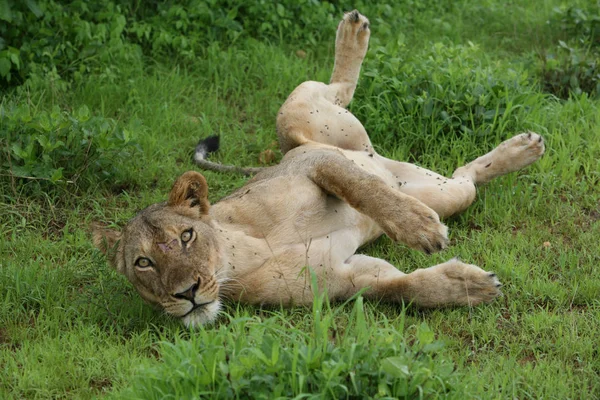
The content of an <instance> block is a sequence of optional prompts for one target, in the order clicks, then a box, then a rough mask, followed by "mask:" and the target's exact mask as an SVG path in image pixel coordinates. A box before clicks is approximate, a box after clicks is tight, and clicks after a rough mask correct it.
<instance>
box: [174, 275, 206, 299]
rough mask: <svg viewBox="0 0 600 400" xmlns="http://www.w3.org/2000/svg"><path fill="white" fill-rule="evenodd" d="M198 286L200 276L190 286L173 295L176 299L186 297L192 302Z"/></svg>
mask: <svg viewBox="0 0 600 400" xmlns="http://www.w3.org/2000/svg"><path fill="white" fill-rule="evenodd" d="M199 287H200V278H198V280H197V281H196V283H194V284H193V285H192V286H190V287H189V288H187V289H186V290H184V291H183V292H179V293H175V294H174V295H173V296H175V297H177V298H178V299H187V300H189V301H191V302H192V303H194V298H195V297H196V291H197V290H198V288H199Z"/></svg>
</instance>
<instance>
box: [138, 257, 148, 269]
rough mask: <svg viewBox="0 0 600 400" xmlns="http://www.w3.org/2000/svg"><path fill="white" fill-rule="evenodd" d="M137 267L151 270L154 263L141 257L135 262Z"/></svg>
mask: <svg viewBox="0 0 600 400" xmlns="http://www.w3.org/2000/svg"><path fill="white" fill-rule="evenodd" d="M135 265H136V267H140V268H150V267H151V266H152V261H150V260H149V259H147V258H146V257H140V258H138V259H137V260H136V261H135Z"/></svg>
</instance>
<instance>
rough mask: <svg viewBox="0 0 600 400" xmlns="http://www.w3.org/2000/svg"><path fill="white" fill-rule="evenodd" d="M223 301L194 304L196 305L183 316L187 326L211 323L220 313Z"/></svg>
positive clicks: (182, 318)
mask: <svg viewBox="0 0 600 400" xmlns="http://www.w3.org/2000/svg"><path fill="white" fill-rule="evenodd" d="M220 309H221V302H220V301H219V300H213V301H207V302H205V303H202V304H194V307H193V308H192V309H191V310H190V311H188V312H187V313H186V314H185V315H184V316H182V317H181V320H182V322H183V323H184V324H185V326H187V327H196V326H200V325H204V324H208V323H211V322H213V321H214V320H215V318H216V317H217V315H219V310H220Z"/></svg>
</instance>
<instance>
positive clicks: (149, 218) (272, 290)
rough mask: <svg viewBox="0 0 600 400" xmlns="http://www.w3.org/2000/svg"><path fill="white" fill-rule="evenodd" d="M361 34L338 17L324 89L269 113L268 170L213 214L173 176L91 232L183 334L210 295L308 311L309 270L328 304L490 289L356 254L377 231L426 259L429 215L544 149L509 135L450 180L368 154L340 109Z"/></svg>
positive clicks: (359, 26)
mask: <svg viewBox="0 0 600 400" xmlns="http://www.w3.org/2000/svg"><path fill="white" fill-rule="evenodd" d="M369 35H370V31H369V21H368V20H367V18H365V17H364V16H362V15H361V14H360V13H359V12H358V11H356V10H355V11H352V12H349V13H346V14H345V15H344V17H343V19H342V20H341V22H340V23H339V26H338V29H337V35H336V42H335V65H334V68H333V74H332V77H331V83H330V84H329V85H327V84H324V83H320V82H304V83H302V84H301V85H300V86H298V87H297V88H296V89H295V90H294V91H293V92H292V94H291V95H290V96H289V97H288V99H287V100H286V102H285V103H284V104H283V106H282V107H281V109H280V110H279V113H278V116H277V134H278V137H279V143H280V145H281V149H282V151H283V152H284V153H285V156H284V157H283V159H282V160H281V163H280V164H279V165H276V166H273V167H270V168H266V169H264V170H263V171H261V172H259V173H258V174H257V175H256V176H255V177H254V178H252V179H250V180H249V181H248V183H246V184H245V185H244V186H243V187H242V188H241V189H239V190H237V191H236V192H235V193H233V194H231V195H230V196H228V197H226V198H224V199H223V200H221V201H219V202H217V203H216V204H214V205H213V206H211V205H210V204H209V202H208V199H207V194H208V185H207V183H206V180H205V179H204V177H203V176H202V175H201V174H199V173H198V172H194V171H190V172H186V173H184V174H183V175H182V176H180V177H179V178H178V179H177V181H176V182H175V184H174V185H173V189H172V190H171V192H170V194H169V199H168V201H167V202H165V203H159V204H153V205H151V206H149V207H148V208H146V209H144V210H143V211H141V212H139V213H138V214H137V215H136V216H135V217H134V218H133V219H132V220H131V221H129V223H127V225H126V226H125V228H124V229H123V231H122V232H117V231H112V230H104V229H99V230H96V231H95V233H94V241H95V243H96V245H97V246H98V247H99V248H100V249H102V250H103V251H105V252H107V254H108V255H109V260H110V263H111V264H112V265H113V266H114V267H115V268H116V269H117V271H119V272H120V273H122V274H125V276H127V278H128V279H129V281H130V282H131V283H132V284H133V286H134V287H135V288H136V289H137V291H138V292H139V293H140V295H141V296H142V297H143V298H144V299H146V300H147V301H148V302H150V303H154V304H158V305H160V306H161V307H163V308H164V310H165V311H166V312H167V313H168V314H171V315H173V316H176V317H179V318H181V319H182V320H183V322H184V323H185V324H186V325H188V326H194V325H198V324H203V323H206V322H210V321H212V320H214V319H215V317H216V316H217V314H218V312H219V308H220V305H221V299H222V298H228V299H232V300H239V301H242V302H245V303H250V304H284V305H291V304H307V303H310V302H311V301H312V299H313V293H312V288H311V279H310V276H309V274H310V271H313V272H314V274H315V275H316V276H317V277H318V284H319V287H320V288H326V293H327V295H328V296H329V298H330V299H332V300H338V299H347V298H349V297H350V296H352V295H354V294H355V293H357V292H358V291H360V290H362V289H366V291H365V292H364V296H366V297H368V298H375V299H383V300H387V301H392V302H406V303H409V302H410V303H414V304H416V305H418V306H422V307H441V306H449V305H476V304H479V303H482V302H489V301H491V300H493V299H494V298H495V297H496V296H498V295H499V294H500V290H499V287H500V286H501V285H500V283H499V281H498V279H497V277H496V275H495V274H493V273H489V272H486V271H484V270H482V269H481V268H479V267H477V266H475V265H470V264H465V263H463V262H461V261H459V260H458V259H452V260H450V261H447V262H445V263H443V264H440V265H436V266H434V267H431V268H427V269H419V270H416V271H414V272H411V273H409V274H404V273H402V272H400V271H399V270H398V269H396V268H395V267H394V266H393V265H391V264H390V263H388V262H387V261H385V260H382V259H379V258H374V257H370V256H367V255H362V254H356V251H357V250H358V249H359V248H360V247H361V246H362V245H364V244H365V243H368V242H371V241H373V240H375V239H376V238H377V237H379V236H380V235H381V234H383V233H385V234H386V235H388V236H389V237H390V238H391V239H393V240H395V241H400V242H402V243H405V244H406V245H408V246H410V247H412V248H414V249H418V250H421V251H424V252H426V253H428V254H429V253H432V252H435V251H439V250H442V249H443V248H444V247H445V246H446V243H447V240H448V239H447V228H446V226H445V225H443V224H442V223H441V222H440V217H448V216H450V215H453V214H455V213H458V212H461V211H463V210H464V209H466V208H467V207H468V206H469V205H470V204H471V203H472V202H473V200H474V198H475V186H476V185H477V184H480V183H484V182H488V181H489V180H491V179H493V178H495V177H497V176H500V175H503V174H506V173H509V172H512V171H516V170H519V169H521V168H523V167H525V166H527V165H529V164H531V163H533V162H534V161H536V160H537V159H538V158H539V157H540V156H541V155H542V154H543V153H544V142H543V140H542V137H541V136H540V135H538V134H535V133H531V132H529V133H523V134H520V135H517V136H515V137H513V138H512V139H509V140H507V141H505V142H504V143H502V144H501V145H500V146H499V147H497V148H496V149H495V150H493V151H492V152H490V153H488V154H486V155H484V156H482V157H479V158H477V159H476V160H475V161H473V162H471V163H469V164H467V165H465V166H463V167H460V168H458V169H457V170H456V171H455V172H454V174H453V175H452V178H446V177H443V176H441V175H438V174H436V173H435V172H432V171H428V170H426V169H424V168H419V167H417V166H415V165H412V164H408V163H403V162H398V161H394V160H390V159H387V158H385V157H382V156H380V155H379V154H377V153H376V152H375V151H374V150H373V146H372V145H371V142H370V140H369V137H368V135H367V133H366V131H365V129H364V127H363V126H362V124H361V123H360V121H358V119H356V117H354V116H353V115H352V114H351V113H350V112H349V111H348V110H346V108H345V107H346V106H347V105H348V103H349V102H350V100H351V99H352V96H353V94H354V90H355V88H356V84H357V80H358V76H359V72H360V68H361V64H362V61H363V58H364V57H365V54H366V51H367V46H368V41H369Z"/></svg>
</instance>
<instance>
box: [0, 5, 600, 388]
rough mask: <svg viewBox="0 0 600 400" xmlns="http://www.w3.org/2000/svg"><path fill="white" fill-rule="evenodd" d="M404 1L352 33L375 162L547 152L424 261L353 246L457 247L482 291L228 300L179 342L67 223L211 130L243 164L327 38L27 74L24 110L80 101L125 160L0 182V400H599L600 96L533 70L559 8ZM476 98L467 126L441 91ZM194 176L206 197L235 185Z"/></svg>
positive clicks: (84, 231) (125, 197)
mask: <svg viewBox="0 0 600 400" xmlns="http://www.w3.org/2000/svg"><path fill="white" fill-rule="evenodd" d="M581 4H584V2H581ZM413 6H414V7H412V8H411V7H408V6H402V5H399V6H387V7H388V8H386V6H385V5H379V6H365V7H362V8H360V9H361V11H364V12H365V14H367V15H368V16H369V17H370V18H371V21H372V22H373V26H372V30H373V40H372V45H371V49H370V51H369V53H368V55H367V58H366V61H365V67H364V73H363V76H362V78H361V81H360V83H359V90H358V92H357V97H356V99H355V100H354V101H353V103H352V104H351V109H352V111H353V112H355V113H356V114H357V115H358V116H359V117H360V118H361V120H362V121H363V123H364V125H365V127H366V128H367V131H368V132H369V133H370V135H371V137H372V139H373V141H374V143H375V145H376V147H377V149H378V151H380V152H381V153H383V154H386V155H389V156H392V157H394V158H397V159H402V160H409V161H411V162H416V163H418V164H420V165H423V166H425V167H428V168H431V169H434V170H437V171H440V172H443V173H450V172H451V171H452V170H453V169H454V168H455V167H456V166H457V164H459V163H463V162H465V161H468V160H470V159H472V158H473V157H476V156H477V155H479V154H481V153H483V152H485V151H488V150H489V149H491V148H492V147H493V146H495V145H497V144H498V143H499V142H500V141H502V140H504V139H506V138H508V137H510V136H512V135H513V134H514V133H518V132H520V131H523V130H527V129H532V130H535V131H537V132H539V133H541V134H542V135H544V137H545V140H546V149H547V152H546V155H545V156H544V157H543V158H542V159H541V160H540V161H539V162H538V163H536V164H535V165H534V166H532V167H530V168H528V169H526V170H524V171H521V172H519V173H516V174H512V175H510V176H506V177H503V178H500V179H498V180H496V181H494V182H491V183H490V184H488V185H486V186H484V187H482V188H480V190H479V194H478V198H477V200H476V202H475V203H474V204H473V206H472V207H471V208H470V209H468V210H467V211H466V212H465V213H463V214H461V215H459V216H457V217H454V218H452V219H450V220H448V221H446V222H447V224H448V226H449V228H450V238H451V243H452V245H451V247H450V248H449V249H448V250H446V251H444V252H443V253H441V254H436V255H434V256H425V255H423V254H421V253H417V252H414V251H411V250H409V249H407V248H405V247H404V246H402V245H398V244H394V243H392V242H391V241H390V240H389V239H388V238H385V237H384V238H381V239H379V240H378V241H377V242H376V243H374V244H371V245H369V246H367V247H366V248H365V249H363V250H362V251H364V252H366V253H368V254H370V255H374V256H379V257H383V258H386V259H388V260H389V261H390V262H392V263H394V264H395V265H397V266H398V268H400V269H402V270H405V271H411V270H413V269H416V268H419V267H426V266H430V265H434V264H436V263H439V262H442V261H445V260H447V259H448V258H451V257H454V256H460V257H461V258H462V259H464V260H466V261H468V262H472V263H475V264H478V265H481V266H483V267H485V268H486V269H488V270H493V271H495V272H496V273H497V274H498V275H499V277H500V279H501V280H502V282H503V283H504V285H505V286H504V288H503V291H504V296H503V297H502V298H500V299H499V300H497V301H496V302H494V303H493V304H490V305H486V306H481V307H477V308H473V309H469V308H457V309H444V310H433V311H420V310H416V309H414V308H411V307H408V308H404V307H400V306H390V305H385V304H374V303H364V304H363V302H362V299H360V298H358V299H354V300H352V301H351V302H349V303H347V304H344V305H340V304H328V303H327V302H324V301H323V300H322V299H319V298H317V301H316V303H315V305H314V306H313V307H312V308H293V309H279V308H271V309H261V308H255V307H247V306H243V305H239V304H235V303H231V304H228V305H227V309H226V312H225V313H224V315H223V317H222V318H221V319H220V320H219V321H218V322H217V323H216V324H215V325H213V326H207V327H205V328H202V329H199V330H198V331H187V330H185V329H184V328H183V327H182V326H181V325H180V324H179V323H178V322H177V321H174V320H172V319H170V318H168V317H167V316H164V315H162V314H161V313H160V312H159V311H156V310H153V309H152V308H151V307H149V306H147V305H145V304H144V303H143V302H142V300H141V299H140V298H139V296H138V295H137V294H135V293H134V292H133V289H132V288H131V287H130V286H129V284H128V283H127V282H126V281H125V279H124V278H122V277H120V276H118V275H117V274H116V273H115V272H114V271H112V270H110V269H109V267H108V265H107V264H106V262H105V260H104V258H103V257H102V256H101V255H100V253H99V252H98V251H96V250H95V249H94V248H93V246H92V244H91V240H90V237H89V232H88V224H89V223H90V222H92V221H102V222H108V223H115V224H123V223H125V222H126V221H127V220H128V219H129V218H130V217H131V216H132V215H133V214H134V213H135V212H136V210H139V209H141V208H143V207H145V206H146V205H148V204H150V203H152V202H157V201H161V200H163V199H164V198H165V196H166V194H167V193H168V190H169V189H170V185H171V184H172V182H173V180H174V178H175V177H176V176H177V175H178V174H180V173H182V172H184V171H186V170H189V169H195V167H194V165H193V164H192V162H191V152H192V149H193V146H194V145H195V143H196V141H197V140H198V138H200V137H205V136H207V135H209V134H213V133H219V134H220V135H221V141H222V150H221V151H220V152H219V153H218V154H216V155H215V157H214V159H216V160H218V161H221V162H226V163H233V164H237V165H257V164H258V156H259V153H260V152H261V151H262V150H264V149H265V148H269V147H271V146H272V142H273V141H274V140H275V139H276V137H275V127H274V121H275V118H274V116H275V114H276V111H277V109H278V108H279V106H280V105H281V103H282V102H283V101H284V100H285V97H286V96H287V94H288V93H289V92H291V90H293V88H294V87H295V86H296V85H297V84H299V83H300V82H302V81H304V80H307V79H316V80H322V81H327V80H328V79H329V73H330V70H331V65H332V62H333V59H332V50H333V48H332V40H330V41H327V42H324V43H319V44H318V46H313V45H309V44H306V43H297V42H293V41H292V42H282V43H280V42H276V41H272V42H267V41H262V40H261V39H260V37H259V38H244V39H243V40H239V41H237V42H236V43H235V44H233V45H231V46H226V45H224V44H220V43H217V42H215V43H213V44H211V45H210V46H209V47H208V48H206V49H205V51H204V53H203V57H199V58H197V59H195V60H193V61H187V62H185V63H181V64H178V63H177V62H176V61H177V60H162V61H155V60H149V59H146V60H144V61H143V63H142V64H140V65H130V66H128V65H120V66H119V68H118V70H119V71H120V75H118V76H117V77H116V78H110V77H107V76H105V75H102V74H100V73H98V74H93V75H90V76H89V77H88V78H87V79H85V80H83V81H81V82H80V83H78V84H73V85H72V87H71V90H69V91H66V90H60V89H56V88H54V87H51V83H48V87H46V88H44V87H42V88H39V87H36V88H32V89H30V90H26V89H25V88H21V89H17V90H13V91H12V92H6V93H4V96H5V99H7V101H8V99H10V101H15V102H19V103H28V104H30V105H31V107H33V109H34V110H36V111H42V110H50V109H51V108H52V106H54V105H58V106H60V107H62V108H63V109H66V110H73V109H77V108H78V107H80V106H81V105H87V106H88V107H89V109H90V110H91V111H92V114H94V115H99V116H103V117H106V118H114V119H115V120H116V121H117V122H118V124H119V126H120V127H122V128H123V129H127V130H128V131H130V132H131V133H132V135H133V136H134V140H135V141H136V142H137V143H138V144H139V151H138V152H136V153H135V155H134V156H133V157H131V158H129V159H127V160H124V161H122V162H120V165H119V174H118V176H116V177H114V178H113V179H112V180H111V181H100V180H97V181H93V182H92V183H91V184H90V185H88V187H86V188H83V189H80V190H72V189H73V188H70V187H69V186H65V187H64V188H63V189H60V188H58V189H51V190H45V189H44V186H42V184H41V183H40V182H38V181H32V180H25V181H18V182H17V184H16V185H13V184H11V182H10V180H9V179H3V180H0V196H1V199H0V235H1V238H2V239H1V240H0V295H1V296H2V298H1V300H0V370H2V371H3V373H2V374H0V397H2V398H89V397H96V396H107V397H116V398H144V399H145V398H168V397H171V398H192V397H196V398H197V397H236V396H237V397H247V396H253V397H263V398H273V397H277V396H278V395H279V396H282V397H294V396H299V395H300V394H302V393H304V394H311V395H314V397H322V398H340V397H341V398H343V397H346V396H349V397H352V396H355V397H367V396H369V397H383V398H384V397H388V396H389V397H401V396H403V395H404V396H407V397H411V398H413V397H419V396H423V397H429V398H432V397H436V396H440V397H449V398H556V399H563V398H598V397H599V396H600V357H599V355H598V343H597V329H598V326H599V324H600V300H599V299H600V297H599V293H600V273H599V272H598V269H597V265H598V263H599V261H600V251H599V250H600V249H599V244H598V237H600V222H599V221H600V189H599V188H600V182H599V181H600V164H599V163H598V161H597V160H598V159H600V103H599V101H598V100H597V99H594V98H593V97H591V96H588V95H585V94H583V95H580V96H572V97H571V98H570V99H568V100H564V101H562V100H557V99H556V98H554V97H552V96H551V95H549V94H547V93H543V92H542V91H541V89H540V88H541V85H540V84H539V82H538V80H537V78H536V71H535V66H534V63H533V61H532V60H534V59H535V52H536V51H537V50H539V49H548V48H551V47H552V46H555V44H556V42H557V40H559V39H560V40H562V39H563V35H564V33H563V32H560V31H553V30H552V29H550V28H549V25H548V24H546V21H547V20H548V19H550V18H551V17H552V10H553V8H554V7H560V6H562V3H561V2H560V1H547V2H543V4H542V5H541V6H538V5H536V4H533V2H524V1H523V2H520V1H516V2H513V3H512V6H511V7H506V6H505V5H504V3H502V2H497V1H494V0H487V1H484V2H483V3H481V2H477V4H475V2H472V1H466V0H465V1H460V2H452V3H450V2H449V3H448V4H445V3H444V2H440V3H436V4H429V3H428V2H424V1H423V2H415V4H413ZM332 39H333V38H332ZM538 39H539V40H538ZM297 50H304V51H306V53H307V56H306V57H305V58H300V57H298V56H297V55H296V51H297ZM393 79H397V82H394V81H393ZM490 81H494V82H497V83H495V84H494V85H492V84H490V83H489V82H490ZM479 86H481V88H483V89H482V90H483V93H482V94H483V95H489V96H490V99H488V100H486V103H485V105H484V106H483V107H484V108H485V111H487V110H496V111H498V110H499V109H500V108H502V109H503V111H502V113H499V112H493V113H488V114H485V111H482V112H481V115H478V114H477V112H478V111H477V110H478V109H477V107H476V106H477V105H481V104H483V103H477V104H476V105H475V106H473V107H466V106H465V105H464V104H465V101H467V100H465V99H464V98H460V97H457V96H460V95H461V94H464V93H476V92H477V90H480V89H478V87H479ZM423 88H425V89H427V91H428V93H429V96H430V97H429V98H427V97H425V96H424V95H423V93H422V89H423ZM494 88H498V91H497V92H493V90H494ZM432 94H433V95H434V98H435V101H432V102H430V103H428V100H429V99H431V96H432ZM403 99H404V102H402V100H403ZM407 99H408V100H407ZM477 101H480V100H477ZM427 104H430V105H427ZM442 111H448V112H450V113H452V112H453V113H454V114H453V115H452V119H453V120H457V119H460V124H458V125H452V123H451V122H448V120H446V119H445V118H444V117H443V116H442V114H441V112H442ZM464 113H467V114H465V115H467V117H466V118H464V116H463V114H464ZM486 115H488V116H489V118H488V117H486ZM462 126H465V127H466V128H468V129H466V128H462ZM205 176H206V177H207V180H208V182H209V186H210V190H211V191H210V199H211V201H213V202H214V201H217V200H218V199H219V198H221V197H223V196H224V195H226V194H227V193H229V192H230V191H231V190H233V189H234V188H237V187H239V186H240V185H242V184H243V179H242V178H241V177H239V176H235V175H223V174H216V173H211V172H206V173H205ZM43 189H44V190H43ZM307 397H310V396H307Z"/></svg>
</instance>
